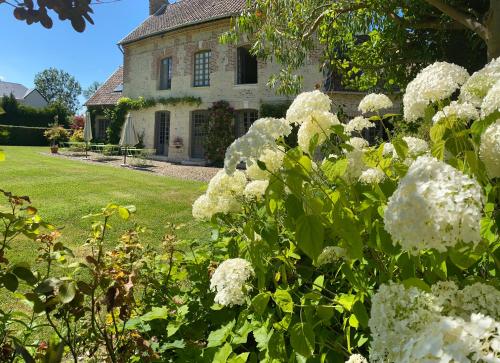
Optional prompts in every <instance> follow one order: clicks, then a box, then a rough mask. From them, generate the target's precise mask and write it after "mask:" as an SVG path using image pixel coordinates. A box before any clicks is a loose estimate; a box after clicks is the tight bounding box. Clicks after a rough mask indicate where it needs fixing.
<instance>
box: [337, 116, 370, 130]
mask: <svg viewBox="0 0 500 363" xmlns="http://www.w3.org/2000/svg"><path fill="white" fill-rule="evenodd" d="M370 127H375V124H374V123H373V122H371V121H370V120H368V119H367V118H364V117H363V116H358V117H355V118H353V119H352V120H351V121H349V123H348V124H347V125H345V127H344V131H345V132H346V133H347V134H352V133H353V132H361V131H363V130H364V129H368V128H370Z"/></svg>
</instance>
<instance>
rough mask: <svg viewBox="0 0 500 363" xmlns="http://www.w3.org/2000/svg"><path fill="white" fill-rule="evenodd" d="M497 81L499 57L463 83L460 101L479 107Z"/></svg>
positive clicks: (499, 66)
mask: <svg viewBox="0 0 500 363" xmlns="http://www.w3.org/2000/svg"><path fill="white" fill-rule="evenodd" d="M498 80H500V57H498V58H496V59H493V60H492V61H491V62H490V63H488V64H487V65H486V66H485V67H484V68H483V69H481V70H479V71H477V72H475V73H474V74H473V75H472V76H471V77H470V78H469V79H468V80H467V82H465V84H464V85H463V86H462V89H461V91H460V101H461V102H470V103H472V104H473V105H474V106H476V107H480V106H481V104H482V103H483V98H484V97H486V95H487V94H488V91H489V90H490V89H491V87H493V85H494V84H495V83H496V82H497V81H498Z"/></svg>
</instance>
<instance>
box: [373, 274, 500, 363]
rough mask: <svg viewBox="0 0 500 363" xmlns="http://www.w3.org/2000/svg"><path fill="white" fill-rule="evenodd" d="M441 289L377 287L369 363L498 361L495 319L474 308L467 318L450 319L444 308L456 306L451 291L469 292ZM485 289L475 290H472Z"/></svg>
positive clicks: (499, 336) (499, 338)
mask: <svg viewBox="0 0 500 363" xmlns="http://www.w3.org/2000/svg"><path fill="white" fill-rule="evenodd" d="M439 285H440V286H441V287H444V288H437V289H433V291H432V293H427V292H424V291H422V290H419V289H417V288H415V287H412V288H409V289H407V288H405V287H404V286H403V285H401V284H391V285H383V286H381V287H380V289H379V291H378V292H377V293H376V294H375V295H374V296H373V298H372V310H371V317H370V321H369V326H370V330H371V332H372V338H373V341H372V345H371V349H370V360H371V362H372V363H377V362H398V363H400V362H401V363H424V362H449V363H451V362H470V361H471V360H470V358H472V359H473V360H472V361H474V362H479V361H481V362H496V361H497V360H498V355H499V354H500V324H499V323H498V316H491V315H487V313H485V312H484V309H483V308H482V307H481V306H480V305H479V304H474V303H473V305H474V306H472V307H471V309H470V311H471V312H466V313H464V314H460V315H456V314H454V313H453V311H452V309H450V307H449V306H448V305H449V304H450V303H456V300H453V298H454V297H455V296H452V295H451V294H450V292H449V290H450V289H451V290H453V292H454V293H456V294H462V295H467V294H468V292H466V289H467V288H465V289H463V290H462V291H460V290H458V288H456V286H455V285H454V284H453V283H451V284H450V283H447V282H445V283H440V284H439ZM485 286H487V285H484V284H475V285H474V286H470V288H472V287H475V288H481V287H485ZM491 288H492V287H491ZM492 289H494V288H492ZM494 290H496V289H494ZM441 293H443V296H441V295H440V294H441ZM498 294H499V292H498V291H496V292H495V293H494V296H495V297H496V298H497V299H498ZM450 298H451V300H450ZM471 301H472V300H471ZM497 305H498V300H497ZM495 357H496V358H495ZM495 359H496V360H495Z"/></svg>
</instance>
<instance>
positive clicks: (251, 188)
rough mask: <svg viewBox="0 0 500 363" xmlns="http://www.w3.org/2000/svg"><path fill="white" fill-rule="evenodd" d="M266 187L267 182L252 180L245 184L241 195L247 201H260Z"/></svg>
mask: <svg viewBox="0 0 500 363" xmlns="http://www.w3.org/2000/svg"><path fill="white" fill-rule="evenodd" d="M268 186H269V180H254V181H251V182H250V183H248V184H247V186H246V187H245V190H244V192H243V194H244V195H245V198H246V199H247V200H261V199H262V197H263V196H264V194H266V190H267V187H268Z"/></svg>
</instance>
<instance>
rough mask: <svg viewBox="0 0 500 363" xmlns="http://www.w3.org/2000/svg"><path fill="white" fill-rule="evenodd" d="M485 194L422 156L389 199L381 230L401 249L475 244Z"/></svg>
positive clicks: (466, 179) (471, 182) (460, 175)
mask: <svg viewBox="0 0 500 363" xmlns="http://www.w3.org/2000/svg"><path fill="white" fill-rule="evenodd" d="M482 206H483V195H482V190H481V187H480V186H479V184H478V183H477V181H476V180H474V179H471V178H470V177H468V176H467V175H465V174H463V173H462V172H460V171H459V170H457V169H455V168H453V167H451V166H450V165H448V164H445V163H444V162H442V161H439V160H437V159H435V158H433V157H429V156H420V157H419V158H417V160H416V161H415V162H413V164H412V165H411V167H410V169H409V170H408V173H407V174H406V175H405V176H404V177H403V178H402V179H401V180H400V182H399V185H398V188H397V189H396V191H395V192H394V194H393V195H392V196H391V197H390V198H389V202H388V204H387V209H386V211H385V215H384V222H385V229H386V230H387V232H389V233H390V234H391V236H392V238H393V240H394V241H395V242H399V243H400V244H401V246H402V247H403V249H404V250H406V251H410V252H412V253H415V254H417V253H418V252H419V251H421V250H425V249H431V248H434V249H436V250H438V251H440V252H444V251H446V250H447V248H448V247H452V246H454V245H455V244H457V243H458V242H460V241H463V242H466V243H474V244H476V243H478V242H479V241H480V240H481V236H480V221H481V216H482Z"/></svg>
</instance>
